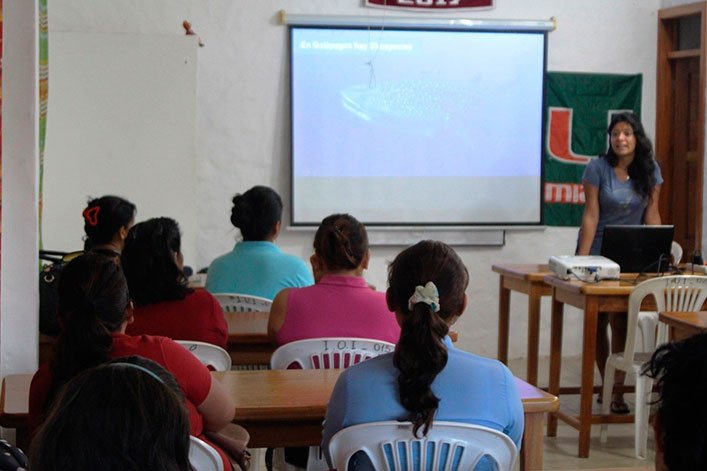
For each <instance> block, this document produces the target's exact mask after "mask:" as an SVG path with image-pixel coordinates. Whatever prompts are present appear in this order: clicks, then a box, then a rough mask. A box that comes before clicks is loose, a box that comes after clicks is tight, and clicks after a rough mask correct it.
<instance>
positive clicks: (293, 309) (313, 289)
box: [275, 275, 400, 345]
mask: <svg viewBox="0 0 707 471" xmlns="http://www.w3.org/2000/svg"><path fill="white" fill-rule="evenodd" d="M317 337H358V338H370V339H376V340H384V341H386V342H390V343H397V341H398V337H400V326H398V323H397V322H396V320H395V314H393V313H392V312H390V311H389V310H388V306H387V305H386V302H385V293H381V292H379V291H375V290H372V289H371V288H370V287H369V286H368V285H367V284H366V280H364V279H363V278H362V277H360V276H342V275H326V276H324V277H322V279H321V280H320V281H319V283H317V284H315V285H313V286H308V287H306V288H292V289H290V290H289V292H288V296H287V313H286V315H285V321H284V322H283V324H282V327H280V330H279V331H278V332H277V334H276V335H275V340H276V342H277V344H278V345H284V344H286V343H290V342H294V341H296V340H304V339H312V338H317Z"/></svg>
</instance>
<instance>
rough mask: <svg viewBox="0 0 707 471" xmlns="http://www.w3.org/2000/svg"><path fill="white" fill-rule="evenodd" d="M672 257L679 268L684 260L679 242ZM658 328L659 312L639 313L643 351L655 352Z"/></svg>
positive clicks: (671, 252)
mask: <svg viewBox="0 0 707 471" xmlns="http://www.w3.org/2000/svg"><path fill="white" fill-rule="evenodd" d="M670 255H671V256H672V257H673V266H676V267H677V266H678V264H679V263H680V260H681V259H682V247H681V246H680V244H678V243H677V242H675V241H673V244H672V246H671V248H670ZM657 327H658V312H657V311H639V313H638V328H639V329H640V331H641V340H642V341H643V351H645V352H651V351H653V350H655V347H656V345H655V331H656V329H657Z"/></svg>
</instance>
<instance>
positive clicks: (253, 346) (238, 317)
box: [223, 311, 275, 366]
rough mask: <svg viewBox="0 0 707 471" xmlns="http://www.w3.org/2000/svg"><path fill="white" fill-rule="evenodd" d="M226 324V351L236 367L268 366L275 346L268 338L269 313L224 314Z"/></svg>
mask: <svg viewBox="0 0 707 471" xmlns="http://www.w3.org/2000/svg"><path fill="white" fill-rule="evenodd" d="M223 315H224V316H225V317H226V322H227V323H228V344H227V348H226V350H228V353H229V354H230V355H231V361H232V362H233V364H234V365H236V366H251V365H270V357H271V356H272V353H273V352H274V351H275V346H274V345H273V344H272V343H270V338H269V337H268V317H269V316H270V313H269V312H262V311H254V312H224V313H223Z"/></svg>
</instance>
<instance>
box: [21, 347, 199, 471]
mask: <svg viewBox="0 0 707 471" xmlns="http://www.w3.org/2000/svg"><path fill="white" fill-rule="evenodd" d="M117 362H119V363H115V362H114V363H112V364H111V363H109V364H104V365H101V366H97V367H94V368H90V369H88V370H86V371H84V372H82V373H80V374H78V375H77V376H76V377H74V378H73V379H72V380H71V381H69V382H68V383H67V384H66V386H65V387H64V389H63V390H62V391H61V393H60V394H59V395H58V396H57V398H56V401H55V404H54V406H53V407H52V408H51V410H50V412H49V415H48V417H47V419H46V420H45V422H44V424H43V426H42V427H41V428H40V429H39V432H38V434H37V436H36V437H35V439H34V442H33V445H32V449H31V452H30V469H32V470H35V471H48V470H52V471H69V470H71V471H73V470H77V469H95V470H98V469H100V470H111V471H118V470H127V471H138V470H140V471H141V470H144V469H152V470H157V469H159V470H167V471H188V470H191V467H190V464H189V418H188V415H187V412H186V409H185V408H184V403H183V397H181V396H180V395H179V394H177V392H176V391H175V390H174V389H173V388H174V385H172V386H170V384H169V382H170V381H171V382H172V383H174V379H173V378H172V377H171V375H170V374H169V373H168V372H167V371H165V370H164V368H162V367H160V366H159V365H158V364H156V363H154V362H151V361H149V360H145V359H141V360H140V359H139V357H131V358H124V359H120V360H117ZM126 363H127V364H126ZM132 365H138V366H132ZM143 368H144V369H143ZM146 370H147V371H146ZM152 373H154V374H152ZM170 378H171V380H170ZM178 389H179V388H178V386H177V390H178Z"/></svg>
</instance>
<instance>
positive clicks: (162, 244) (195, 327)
mask: <svg viewBox="0 0 707 471" xmlns="http://www.w3.org/2000/svg"><path fill="white" fill-rule="evenodd" d="M121 262H122V264H123V270H124V271H125V277H126V278H127V280H128V287H129V289H130V296H131V297H132V299H133V301H134V302H135V311H134V316H135V322H133V323H132V324H130V325H128V328H127V334H128V335H138V334H147V335H163V336H165V337H169V338H171V339H175V340H198V341H200V342H207V343H211V344H213V345H218V346H219V347H221V348H226V342H227V340H228V325H227V324H226V319H225V318H224V317H223V311H222V309H221V305H220V304H219V303H218V301H217V300H216V298H214V297H213V296H212V295H211V294H210V293H209V292H208V291H206V290H203V289H196V290H194V289H191V288H189V287H188V286H187V278H186V276H184V267H183V258H182V252H181V234H180V233H179V225H178V224H177V222H176V221H175V220H174V219H170V218H154V219H149V220H147V221H145V222H141V223H139V224H136V225H134V226H133V228H132V229H130V233H128V237H127V239H126V240H125V247H124V248H123V254H122V256H121Z"/></svg>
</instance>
